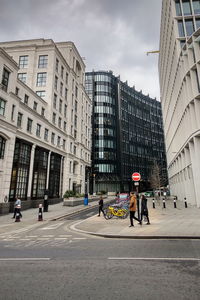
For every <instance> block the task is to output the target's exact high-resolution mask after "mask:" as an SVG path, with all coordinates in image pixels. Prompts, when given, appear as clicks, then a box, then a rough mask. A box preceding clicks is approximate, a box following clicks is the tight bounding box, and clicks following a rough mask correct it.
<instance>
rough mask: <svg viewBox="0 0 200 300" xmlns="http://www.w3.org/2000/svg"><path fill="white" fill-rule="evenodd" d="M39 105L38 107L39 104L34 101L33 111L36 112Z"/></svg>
mask: <svg viewBox="0 0 200 300" xmlns="http://www.w3.org/2000/svg"><path fill="white" fill-rule="evenodd" d="M37 105H38V104H37V102H35V101H34V103H33V109H34V110H35V111H36V110H37Z"/></svg>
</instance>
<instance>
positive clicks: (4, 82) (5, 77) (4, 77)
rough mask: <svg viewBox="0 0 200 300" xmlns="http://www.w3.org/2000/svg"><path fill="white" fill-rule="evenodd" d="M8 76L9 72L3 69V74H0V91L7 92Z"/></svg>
mask: <svg viewBox="0 0 200 300" xmlns="http://www.w3.org/2000/svg"><path fill="white" fill-rule="evenodd" d="M9 76H10V72H9V71H8V70H7V69H6V68H4V69H3V74H2V81H1V84H2V89H3V90H4V91H5V92H7V89H8V80H9Z"/></svg>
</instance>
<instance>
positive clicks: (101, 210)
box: [98, 196, 104, 217]
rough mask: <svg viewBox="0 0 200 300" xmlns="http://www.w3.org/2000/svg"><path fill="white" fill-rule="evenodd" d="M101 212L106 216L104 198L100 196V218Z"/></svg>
mask: <svg viewBox="0 0 200 300" xmlns="http://www.w3.org/2000/svg"><path fill="white" fill-rule="evenodd" d="M101 212H102V213H103V215H104V210H103V197H102V196H100V199H99V214H98V217H100V214H101Z"/></svg>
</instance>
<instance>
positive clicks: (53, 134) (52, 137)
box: [51, 132, 55, 144]
mask: <svg viewBox="0 0 200 300" xmlns="http://www.w3.org/2000/svg"><path fill="white" fill-rule="evenodd" d="M51 143H52V144H54V143H55V133H53V132H52V134H51Z"/></svg>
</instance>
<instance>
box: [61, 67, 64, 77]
mask: <svg viewBox="0 0 200 300" xmlns="http://www.w3.org/2000/svg"><path fill="white" fill-rule="evenodd" d="M63 74H64V67H63V66H61V77H62V78H63Z"/></svg>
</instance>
